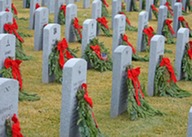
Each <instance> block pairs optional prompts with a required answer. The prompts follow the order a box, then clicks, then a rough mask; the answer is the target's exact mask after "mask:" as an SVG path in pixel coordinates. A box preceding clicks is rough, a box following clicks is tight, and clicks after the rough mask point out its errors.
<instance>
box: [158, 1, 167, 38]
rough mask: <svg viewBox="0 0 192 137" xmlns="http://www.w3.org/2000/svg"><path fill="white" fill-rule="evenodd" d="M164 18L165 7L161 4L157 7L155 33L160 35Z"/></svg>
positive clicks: (165, 17) (165, 15) (165, 14)
mask: <svg viewBox="0 0 192 137" xmlns="http://www.w3.org/2000/svg"><path fill="white" fill-rule="evenodd" d="M166 19H167V7H166V6H163V5H161V6H160V7H159V14H158V26H157V34H159V35H162V30H163V26H164V22H165V20H166Z"/></svg>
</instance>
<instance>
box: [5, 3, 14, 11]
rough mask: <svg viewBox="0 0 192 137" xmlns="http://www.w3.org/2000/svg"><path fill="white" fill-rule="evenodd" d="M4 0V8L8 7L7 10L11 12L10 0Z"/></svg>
mask: <svg viewBox="0 0 192 137" xmlns="http://www.w3.org/2000/svg"><path fill="white" fill-rule="evenodd" d="M4 2H5V10H6V9H8V10H9V12H11V9H12V8H11V3H12V0H4Z"/></svg>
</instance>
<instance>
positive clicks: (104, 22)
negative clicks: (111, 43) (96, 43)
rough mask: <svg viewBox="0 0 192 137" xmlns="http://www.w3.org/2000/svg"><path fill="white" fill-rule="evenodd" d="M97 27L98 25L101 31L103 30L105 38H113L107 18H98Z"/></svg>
mask: <svg viewBox="0 0 192 137" xmlns="http://www.w3.org/2000/svg"><path fill="white" fill-rule="evenodd" d="M97 25H98V27H99V29H101V30H102V31H103V33H104V34H105V36H107V37H111V36H112V35H111V34H110V29H109V26H108V21H107V19H106V17H100V18H97Z"/></svg>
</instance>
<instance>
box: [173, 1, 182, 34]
mask: <svg viewBox="0 0 192 137" xmlns="http://www.w3.org/2000/svg"><path fill="white" fill-rule="evenodd" d="M173 11H174V16H173V29H174V31H175V36H176V34H177V30H178V29H179V28H180V23H179V20H178V18H179V16H181V15H182V4H181V3H180V2H176V3H175V5H174V9H173Z"/></svg>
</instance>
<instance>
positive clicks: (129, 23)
mask: <svg viewBox="0 0 192 137" xmlns="http://www.w3.org/2000/svg"><path fill="white" fill-rule="evenodd" d="M119 14H123V15H125V13H124V12H122V11H121V12H119ZM125 17H126V23H127V24H128V25H130V26H131V22H130V20H129V19H128V17H127V16H126V15H125Z"/></svg>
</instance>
